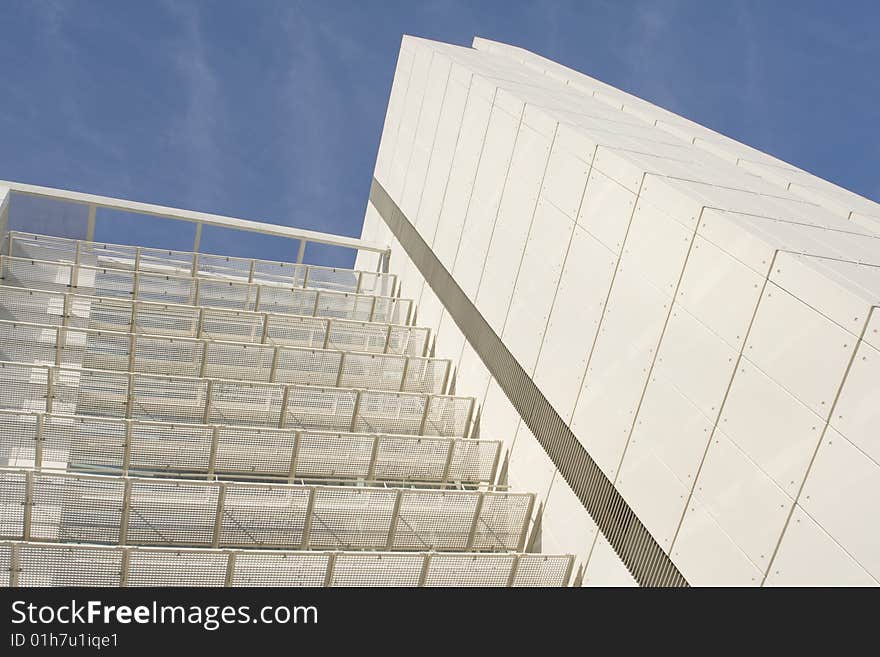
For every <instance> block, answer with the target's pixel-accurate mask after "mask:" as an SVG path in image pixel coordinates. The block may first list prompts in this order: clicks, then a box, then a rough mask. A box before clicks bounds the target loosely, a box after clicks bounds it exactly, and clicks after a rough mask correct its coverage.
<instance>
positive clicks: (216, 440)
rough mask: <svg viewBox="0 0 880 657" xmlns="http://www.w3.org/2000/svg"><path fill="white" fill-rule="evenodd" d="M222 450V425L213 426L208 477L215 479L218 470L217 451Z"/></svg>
mask: <svg viewBox="0 0 880 657" xmlns="http://www.w3.org/2000/svg"><path fill="white" fill-rule="evenodd" d="M219 451H220V427H219V426H218V425H214V426H213V427H211V452H210V453H209V454H208V479H209V480H213V479H214V478H215V474H216V472H217V452H219Z"/></svg>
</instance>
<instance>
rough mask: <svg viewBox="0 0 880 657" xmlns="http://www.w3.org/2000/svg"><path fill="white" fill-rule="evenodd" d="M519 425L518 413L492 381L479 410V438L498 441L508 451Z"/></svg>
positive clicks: (499, 387) (493, 380)
mask: <svg viewBox="0 0 880 657" xmlns="http://www.w3.org/2000/svg"><path fill="white" fill-rule="evenodd" d="M519 424H520V417H519V413H517V411H516V409H515V408H514V407H513V404H511V403H510V400H509V399H508V398H507V395H505V394H504V391H503V390H502V389H501V386H499V385H498V383H497V382H496V381H495V379H492V380H491V381H489V388H488V390H487V392H486V401H485V402H484V404H483V406H482V408H481V409H480V436H481V437H482V438H491V439H492V440H500V441H502V442H503V443H504V448H505V449H510V447H511V445H513V441H514V439H515V438H516V431H517V428H518V427H519Z"/></svg>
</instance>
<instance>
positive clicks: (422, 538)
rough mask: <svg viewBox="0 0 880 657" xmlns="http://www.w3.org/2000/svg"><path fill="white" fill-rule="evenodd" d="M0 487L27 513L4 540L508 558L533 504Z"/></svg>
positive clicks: (81, 484)
mask: <svg viewBox="0 0 880 657" xmlns="http://www.w3.org/2000/svg"><path fill="white" fill-rule="evenodd" d="M0 481H2V482H3V484H2V485H3V492H4V497H3V500H4V502H3V504H4V505H8V506H9V507H10V508H11V509H14V508H16V506H17V507H20V508H22V509H23V513H22V515H21V517H19V516H17V515H15V514H4V521H3V526H2V529H3V531H2V537H3V538H8V539H16V540H24V541H49V542H58V543H67V542H72V543H97V544H110V545H116V544H121V545H165V546H203V547H264V548H266V547H268V548H313V549H353V548H354V549H373V550H376V549H382V550H413V549H417V550H422V549H424V550H438V551H450V550H459V551H460V550H465V549H467V550H480V551H487V552H495V551H511V550H519V549H521V543H522V540H523V538H524V535H525V530H526V527H527V524H528V517H527V515H526V512H527V509H528V508H530V506H531V504H532V495H530V494H527V493H512V492H492V493H489V492H483V491H463V490H437V489H418V488H384V487H381V486H304V485H300V484H277V485H276V484H255V483H245V482H217V481H198V480H189V479H157V478H152V479H145V478H137V477H119V476H104V475H87V474H74V473H67V472H47V471H34V470H24V471H22V470H5V471H0ZM490 496H491V497H490ZM490 499H491V503H492V507H493V509H494V511H493V513H492V514H491V515H489V516H487V514H486V513H485V508H486V506H487V500H490ZM486 531H488V532H490V533H491V535H492V537H493V538H492V540H485V539H484V538H482V536H483V535H485V533H486Z"/></svg>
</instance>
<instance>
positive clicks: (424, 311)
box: [417, 284, 444, 333]
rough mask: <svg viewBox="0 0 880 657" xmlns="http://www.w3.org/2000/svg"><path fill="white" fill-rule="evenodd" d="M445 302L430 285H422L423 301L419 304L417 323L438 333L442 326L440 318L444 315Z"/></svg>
mask: <svg viewBox="0 0 880 657" xmlns="http://www.w3.org/2000/svg"><path fill="white" fill-rule="evenodd" d="M443 313H444V311H443V304H442V303H440V299H439V298H438V297H437V295H436V294H435V293H434V290H432V289H431V286H430V285H427V284H426V285H424V286H423V287H422V296H421V301H420V302H419V306H418V317H417V323H418V325H419V326H426V327H428V328H430V329H431V331H432V332H434V333H436V331H437V329H438V328H439V327H440V319H441V318H442V316H443Z"/></svg>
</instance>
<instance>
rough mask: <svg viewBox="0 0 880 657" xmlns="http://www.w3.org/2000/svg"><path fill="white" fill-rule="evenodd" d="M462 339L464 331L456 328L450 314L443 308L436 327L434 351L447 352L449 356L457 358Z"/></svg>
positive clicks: (456, 325)
mask: <svg viewBox="0 0 880 657" xmlns="http://www.w3.org/2000/svg"><path fill="white" fill-rule="evenodd" d="M464 341H465V338H464V333H462V332H461V329H460V328H458V324H456V323H455V320H454V319H452V315H450V314H449V313H448V312H446V310H444V311H443V317H442V318H441V319H440V326H439V328H438V329H437V337H436V342H435V344H436V353H438V354H447V355H448V357H450V358H453V359H458V357H459V354H461V348H462V346H463V345H464Z"/></svg>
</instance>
